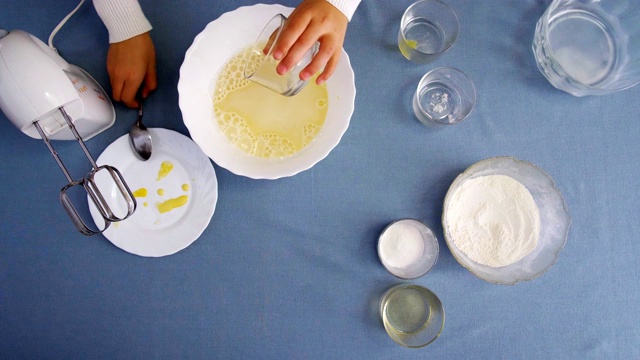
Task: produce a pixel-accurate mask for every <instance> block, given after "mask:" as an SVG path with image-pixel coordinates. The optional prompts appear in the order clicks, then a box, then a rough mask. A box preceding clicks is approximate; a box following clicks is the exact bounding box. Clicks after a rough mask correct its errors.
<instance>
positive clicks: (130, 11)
mask: <svg viewBox="0 0 640 360" xmlns="http://www.w3.org/2000/svg"><path fill="white" fill-rule="evenodd" d="M93 5H94V6H95V8H96V11H97V12H98V15H99V16H100V18H101V19H102V22H104V25H105V26H106V27H107V30H108V31H109V43H116V42H120V41H124V40H127V39H130V38H132V37H134V36H137V35H140V34H143V33H145V32H148V31H150V30H151V29H152V26H151V23H149V20H147V18H146V17H145V16H144V13H143V12H142V8H140V4H139V3H138V1H137V0H93Z"/></svg>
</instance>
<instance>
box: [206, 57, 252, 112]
mask: <svg viewBox="0 0 640 360" xmlns="http://www.w3.org/2000/svg"><path fill="white" fill-rule="evenodd" d="M250 56H251V48H247V49H244V50H242V51H240V52H239V53H238V54H236V55H235V56H233V57H232V58H231V60H229V62H228V63H227V64H226V65H225V66H224V68H223V69H222V71H221V72H220V75H219V76H218V80H217V82H216V89H215V92H214V99H213V100H214V102H219V101H222V99H224V98H225V97H226V96H227V94H229V93H230V92H233V91H236V90H238V89H241V88H243V87H245V86H247V85H249V80H248V79H246V78H245V77H244V67H245V63H246V62H247V60H248V59H249V57H250ZM248 67H249V68H251V67H257V62H255V61H254V62H252V63H250V64H249V65H248Z"/></svg>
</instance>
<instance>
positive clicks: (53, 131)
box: [0, 29, 136, 235]
mask: <svg viewBox="0 0 640 360" xmlns="http://www.w3.org/2000/svg"><path fill="white" fill-rule="evenodd" d="M0 108H1V109H2V111H3V112H4V114H5V115H6V116H7V118H8V119H9V120H10V121H11V122H12V123H13V124H14V125H15V126H16V127H18V129H20V130H21V131H22V132H23V133H25V134H27V135H29V136H30V137H32V138H35V139H39V138H41V139H42V140H44V142H45V144H46V146H47V148H48V149H49V151H50V152H51V154H52V155H53V157H54V159H55V160H56V162H57V163H58V166H59V167H60V169H61V170H62V172H63V173H64V175H65V177H66V178H67V181H68V182H69V183H68V184H67V185H66V186H64V187H63V188H62V190H61V191H60V201H61V202H62V205H63V207H64V209H65V210H66V211H67V213H68V215H69V217H70V218H71V220H72V221H73V223H74V225H75V226H76V228H77V229H78V230H79V231H80V232H81V233H82V234H84V235H94V234H99V233H101V232H103V231H104V230H106V229H107V228H108V227H109V225H110V224H111V223H112V222H117V221H121V220H124V219H126V218H127V217H129V216H130V215H131V214H132V213H133V212H134V211H135V208H136V201H135V198H134V197H133V194H132V193H131V190H130V189H129V187H128V186H127V184H126V182H125V181H124V178H123V177H122V174H121V173H120V172H119V171H118V170H117V169H116V168H114V167H112V166H109V165H102V166H98V165H97V164H96V162H95V161H94V160H93V158H92V157H91V154H90V153H89V151H88V150H87V147H86V146H85V144H84V141H83V138H85V139H89V138H91V137H93V136H95V135H97V134H98V133H100V132H102V131H104V130H105V129H107V128H109V127H110V126H111V125H112V124H113V123H114V121H115V110H114V108H113V105H112V104H111V101H110V100H109V96H108V95H107V94H106V93H105V91H104V89H102V87H101V86H100V84H98V82H96V81H95V80H94V79H93V78H92V77H91V76H90V75H89V74H87V73H86V72H85V71H84V70H82V69H81V68H79V67H77V66H75V65H71V64H69V63H67V62H66V61H65V60H64V59H63V58H62V57H60V56H59V55H58V54H57V53H56V52H55V51H54V50H53V49H52V48H50V47H49V46H47V45H46V44H44V43H43V42H42V41H40V40H39V39H37V38H36V37H34V36H33V35H30V34H28V33H26V32H23V31H20V30H16V31H11V32H7V31H5V30H2V29H0ZM74 139H75V140H77V141H78V143H79V145H80V147H81V148H82V150H83V152H84V154H85V155H86V157H87V158H88V159H89V162H90V163H91V166H92V169H91V171H89V173H87V174H86V175H85V176H84V177H83V178H81V179H73V178H72V177H71V175H70V174H69V171H67V168H66V167H65V166H64V164H63V163H62V160H61V159H60V157H59V156H58V153H57V152H56V151H55V149H54V148H53V145H52V144H51V142H50V140H74ZM99 173H102V174H105V173H106V174H108V175H109V177H110V178H111V179H112V180H113V182H114V183H115V185H116V186H115V188H116V189H117V190H118V192H119V194H117V195H116V196H119V197H121V199H118V204H120V203H122V204H125V205H124V207H125V208H126V214H125V215H124V216H122V215H121V214H120V213H122V212H123V211H122V210H121V211H119V212H118V214H120V215H116V212H114V211H113V209H112V207H113V205H111V206H110V201H107V199H105V197H104V196H103V194H102V193H101V192H100V189H98V186H97V185H96V182H95V181H94V178H95V176H96V175H97V174H99ZM101 176H104V175H101ZM75 186H81V187H83V188H84V190H85V191H86V192H87V194H88V198H89V200H90V201H91V202H92V203H93V205H94V206H95V207H96V209H97V210H98V211H99V212H100V214H101V216H102V218H103V219H104V225H103V226H99V227H102V228H96V227H93V228H92V227H90V226H88V225H87V224H86V223H85V222H84V221H83V219H82V217H81V216H80V214H79V213H78V211H77V210H76V208H75V207H74V206H73V204H72V201H71V199H70V197H69V196H68V194H67V192H68V191H69V189H71V188H73V187H75ZM112 204H113V203H112Z"/></svg>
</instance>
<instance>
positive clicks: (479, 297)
mask: <svg viewBox="0 0 640 360" xmlns="http://www.w3.org/2000/svg"><path fill="white" fill-rule="evenodd" d="M447 2H448V3H449V4H450V5H451V6H452V7H453V8H454V9H455V10H456V11H457V13H458V15H459V18H460V23H461V29H460V36H459V37H458V40H457V42H456V44H455V45H454V46H453V48H452V49H451V50H450V51H449V52H447V53H446V54H445V55H444V56H442V57H440V58H438V59H437V60H436V61H435V62H433V63H431V64H427V65H416V64H413V63H411V62H409V61H408V60H406V59H405V58H404V57H402V55H401V54H400V52H399V51H398V49H397V45H396V37H397V31H398V26H399V19H400V16H401V14H402V12H403V11H404V9H405V8H406V7H407V6H408V5H409V4H410V2H409V1H406V0H405V1H385V0H364V1H363V2H362V3H361V5H360V6H359V8H358V10H357V12H356V13H355V15H354V17H353V20H352V21H351V23H350V25H349V29H348V33H347V37H346V41H345V45H344V47H345V50H346V52H347V53H348V54H349V57H350V59H351V63H352V66H353V69H354V72H355V79H356V88H357V96H356V101H355V112H354V113H353V116H352V118H351V124H350V126H349V129H348V130H347V132H346V134H345V135H344V137H343V138H342V141H341V142H340V144H339V145H338V146H337V147H336V148H335V149H334V150H333V151H332V152H331V153H330V154H329V156H328V157H327V158H325V159H324V160H322V161H321V162H320V163H318V164H317V165H316V166H314V167H313V168H312V169H310V170H308V171H305V172H302V173H300V174H298V175H295V176H293V177H290V178H284V179H280V180H275V181H267V180H252V179H249V178H245V177H241V176H237V175H234V174H232V173H231V172H229V171H227V170H225V169H224V168H221V167H219V166H217V165H215V164H214V165H213V166H214V168H215V171H216V173H217V176H218V181H219V199H218V204H217V208H216V211H215V214H214V215H213V217H212V219H211V223H210V224H209V226H208V227H207V228H206V230H205V231H204V232H203V234H202V235H201V237H200V238H199V239H198V240H197V241H196V242H195V243H193V244H192V245H191V246H190V247H188V248H186V249H185V250H183V251H181V252H178V253H177V254H174V255H172V256H168V257H162V258H143V257H138V256H135V255H131V254H129V253H127V252H124V251H122V250H120V249H119V248H117V247H115V246H114V245H112V244H111V243H110V242H109V241H108V240H106V239H105V238H104V237H102V236H96V237H91V238H88V237H85V236H82V235H80V234H79V233H77V232H76V231H75V229H74V228H73V226H72V225H71V223H70V222H69V220H68V218H67V215H66V214H65V213H64V211H63V210H62V208H61V206H60V203H59V200H58V192H59V190H60V188H61V187H62V186H63V185H64V184H65V183H66V181H65V179H64V177H63V176H62V174H61V173H60V170H59V168H58V167H57V165H56V163H55V162H54V161H53V159H52V158H51V154H49V152H48V151H47V149H46V147H45V146H44V144H43V143H42V141H40V140H34V139H31V138H28V137H27V136H26V135H24V134H22V133H21V132H20V131H19V130H17V129H16V128H14V127H13V125H12V124H11V123H10V122H9V121H7V119H6V117H5V116H4V115H0V156H1V159H2V162H1V164H2V169H1V171H0V202H1V204H2V205H1V206H0V220H1V221H0V358H2V359H14V358H15V359H18V358H19V359H42V358H52V359H65V358H84V359H145V358H157V359H214V358H220V359H416V358H433V359H496V358H498V359H564V358H567V359H576V358H578V359H615V358H617V359H622V358H625V359H630V358H640V345H639V344H640V326H639V325H638V324H640V310H639V308H638V305H637V304H638V303H639V302H640V272H639V271H638V269H637V264H638V261H637V259H638V254H640V241H638V234H639V233H640V222H639V221H638V220H639V216H638V214H640V195H639V194H640V192H639V191H638V185H639V184H640V182H639V181H638V177H640V170H639V168H638V164H639V161H640V160H639V159H640V141H639V140H640V126H639V125H638V116H639V115H638V113H639V111H638V110H639V109H640V106H639V105H638V101H639V100H640V87H635V88H632V89H629V90H626V91H623V92H620V93H617V94H613V95H608V96H602V97H585V98H576V97H572V96H570V95H568V94H566V93H563V92H561V91H559V90H556V89H555V88H553V87H552V86H551V85H550V84H549V83H548V82H547V81H546V79H545V78H544V77H543V76H542V75H541V74H540V73H539V72H538V70H537V68H536V65H535V62H534V58H533V54H532V51H531V41H532V38H533V32H534V28H535V23H536V21H537V19H538V18H539V17H540V15H541V14H542V13H543V11H544V9H545V7H546V5H547V3H548V2H547V1H541V0H505V1H480V0H475V1H464V0H447ZM281 3H283V4H284V5H287V6H295V5H296V4H297V2H296V1H282V2H281ZM76 4H77V1H74V0H65V1H55V2H54V1H36V0H23V1H20V2H11V3H10V4H9V2H5V3H3V5H2V6H1V8H2V11H0V27H2V28H6V29H8V30H12V29H21V30H25V31H28V32H30V33H32V34H34V35H35V36H37V37H38V38H40V39H42V40H45V41H46V39H47V38H48V36H49V34H50V33H51V31H52V30H53V28H54V27H55V25H57V24H58V22H59V21H60V20H61V19H62V18H63V17H64V16H65V15H66V14H67V13H68V12H70V11H71V10H72V9H73V8H74V7H75V5H76ZM141 4H142V7H143V9H144V11H145V13H146V15H147V16H148V18H149V20H150V21H151V22H152V24H153V25H154V30H153V32H152V35H153V39H154V41H155V44H156V49H157V53H158V76H159V88H158V90H157V91H156V92H155V93H153V94H152V95H151V96H150V98H149V100H148V101H147V105H146V113H145V119H146V120H147V121H146V122H147V124H148V126H150V127H163V128H168V129H172V130H176V131H178V132H180V133H182V134H185V135H188V131H187V129H186V127H185V126H184V124H183V122H182V118H181V113H180V110H179V108H178V92H177V90H176V85H177V83H178V78H179V67H180V65H181V64H182V61H183V59H184V54H185V51H186V50H187V49H188V47H189V46H190V45H191V43H192V41H193V39H194V37H195V36H196V35H197V34H198V33H199V32H200V31H202V29H203V28H204V27H205V26H206V25H207V23H209V22H210V21H212V20H214V19H216V18H217V17H219V16H220V15H221V14H223V13H224V12H227V11H231V10H234V9H236V8H237V7H239V6H242V5H249V4H252V2H250V1H202V0H190V1H152V0H141ZM55 45H56V46H57V47H58V49H59V51H60V53H61V54H62V55H63V56H64V57H65V59H66V60H68V61H69V62H70V63H73V64H76V65H78V66H80V67H82V68H83V69H85V70H86V71H88V72H89V73H90V74H92V75H93V76H94V77H95V78H96V79H97V80H98V81H99V82H100V83H101V84H103V85H104V86H105V87H106V88H107V89H109V87H108V84H109V79H108V75H107V72H106V68H105V59H106V52H107V32H106V29H105V28H104V26H103V25H102V23H101V21H100V19H99V18H98V16H97V14H96V12H95V10H94V8H93V7H92V6H91V4H90V3H88V4H85V6H83V7H82V9H81V10H80V11H79V12H78V13H77V14H76V15H75V16H74V17H73V18H71V20H70V21H69V22H68V23H67V25H66V26H65V27H64V28H63V29H62V30H61V31H60V32H59V33H58V35H57V36H56V39H55ZM443 65H448V66H454V67H457V68H459V69H461V70H463V71H464V72H466V73H467V74H468V75H469V76H470V77H471V78H472V79H473V81H474V82H475V85H476V88H477V92H478V101H477V105H476V107H475V110H474V111H473V113H472V115H471V117H470V118H469V119H467V121H465V122H464V123H463V124H461V125H458V126H455V127H452V128H447V129H442V130H438V131H434V130H431V129H428V128H426V127H424V126H423V125H422V124H420V123H419V122H418V121H417V120H416V119H415V118H414V116H413V114H412V112H411V107H410V100H411V96H412V93H413V91H414V88H415V86H416V84H417V82H418V80H419V79H420V77H421V76H422V75H423V74H424V73H425V72H426V71H428V70H430V69H432V68H434V67H437V66H443ZM115 106H116V111H117V121H116V123H115V125H113V126H112V127H111V128H110V129H108V130H106V131H105V132H103V133H101V134H100V135H98V136H97V137H95V138H93V139H91V140H89V141H88V142H87V146H88V147H89V149H90V151H91V152H92V153H93V154H94V155H95V156H96V157H97V156H98V155H99V154H100V153H101V152H102V151H103V150H104V149H105V148H106V146H107V145H108V144H110V143H111V142H113V141H114V140H115V139H116V138H118V137H120V136H121V135H123V134H125V133H126V132H127V131H128V128H129V127H130V126H131V124H132V123H133V121H134V119H135V111H134V110H130V109H128V108H126V107H124V106H123V105H122V104H119V103H118V104H116V105H115ZM55 146H56V147H57V149H58V151H59V152H60V154H61V156H62V157H63V159H65V161H66V163H67V165H68V166H69V167H70V169H71V171H72V172H74V174H76V175H77V174H83V173H84V172H86V171H87V167H88V166H89V165H88V163H87V162H86V159H85V158H84V155H83V154H82V153H81V151H80V150H79V148H78V146H77V144H76V143H74V142H56V143H55ZM500 155H507V156H515V157H517V158H519V159H522V160H526V161H530V162H532V163H534V164H536V165H537V166H539V167H540V168H542V169H543V170H545V171H546V172H547V173H548V174H549V175H550V176H552V177H553V178H554V180H555V182H556V184H557V186H558V188H559V189H560V191H561V192H562V193H563V195H564V197H565V200H566V202H567V206H568V208H569V211H570V213H571V215H572V218H573V223H572V227H571V230H570V232H569V239H568V242H567V244H566V246H565V248H564V249H563V251H562V252H561V254H560V258H559V260H558V262H557V263H556V264H555V265H554V266H553V267H552V268H551V269H550V270H549V271H548V272H547V273H545V274H544V275H542V276H541V277H539V278H537V279H534V280H533V281H529V282H524V283H519V284H517V285H515V286H502V285H494V284H490V283H488V282H485V281H483V280H480V279H478V278H476V277H475V276H473V275H472V274H471V273H470V272H468V271H467V270H465V269H464V268H463V267H462V266H461V265H459V264H458V263H457V262H456V260H455V259H454V258H453V257H452V255H451V253H450V252H449V250H448V249H447V247H446V244H445V242H444V239H443V233H442V225H441V222H440V217H441V213H442V203H443V200H444V196H445V194H446V191H447V189H448V186H449V185H450V184H451V182H452V181H453V179H454V178H455V177H456V175H457V174H459V173H460V172H461V171H463V170H464V169H465V168H467V167H468V166H470V165H471V164H473V163H475V162H477V161H479V160H482V159H485V158H488V157H492V156H500ZM400 218H415V219H419V220H421V221H423V222H425V223H426V224H427V225H428V226H430V227H431V228H432V229H433V230H434V231H435V233H436V235H437V236H438V239H439V243H440V248H441V252H440V258H439V260H438V263H437V265H436V267H435V268H434V269H433V270H432V271H431V272H430V273H428V274H427V275H426V276H424V277H421V278H419V279H416V280H414V281H410V282H411V283H416V284H419V285H423V286H426V287H428V288H430V289H432V290H433V291H434V292H435V293H436V294H437V295H438V296H439V297H440V299H441V300H442V302H443V303H444V306H445V310H446V323H445V327H444V331H443V333H442V335H441V336H440V338H438V339H437V340H436V341H435V342H434V343H433V344H431V345H429V346H428V347H426V348H422V349H406V348H403V347H400V346H399V345H397V344H395V343H394V342H393V341H392V340H391V339H390V338H389V337H388V336H387V335H386V333H385V331H384V328H383V326H382V323H381V320H380V317H379V314H378V300H379V298H380V295H381V294H382V293H383V292H384V290H386V289H387V288H388V287H390V286H392V285H394V284H397V283H400V282H403V281H401V280H398V279H396V278H394V277H393V276H391V275H390V274H389V273H388V272H386V270H385V269H384V268H383V267H382V265H381V264H380V262H379V260H378V258H377V253H376V241H377V236H378V235H379V233H380V231H381V230H382V229H383V228H384V226H386V225H387V224H388V223H390V222H391V221H394V220H396V219H400Z"/></svg>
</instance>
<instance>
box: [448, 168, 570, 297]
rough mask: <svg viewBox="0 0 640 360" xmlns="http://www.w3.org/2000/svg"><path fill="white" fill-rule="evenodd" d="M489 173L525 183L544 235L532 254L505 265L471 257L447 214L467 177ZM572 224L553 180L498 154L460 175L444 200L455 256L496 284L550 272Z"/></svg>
mask: <svg viewBox="0 0 640 360" xmlns="http://www.w3.org/2000/svg"><path fill="white" fill-rule="evenodd" d="M487 175H507V176H510V177H511V178H513V179H515V180H517V181H518V182H520V183H521V184H522V185H524V186H525V187H526V188H527V190H529V192H530V193H531V196H532V197H533V199H534V200H535V202H536V205H537V206H538V210H539V213H540V238H539V240H538V245H537V247H536V248H535V249H533V251H531V253H529V254H528V255H527V256H525V257H524V258H522V259H520V260H519V261H517V262H515V263H513V264H511V265H507V266H502V267H490V266H486V265H481V264H478V263H476V262H474V261H473V260H471V259H469V257H467V256H466V255H465V254H464V253H463V252H462V251H460V249H458V248H457V247H456V246H455V243H454V241H453V240H452V239H451V233H450V230H449V224H448V223H447V213H448V209H449V205H450V202H451V198H452V197H453V194H454V193H455V192H456V190H457V189H458V188H459V187H460V186H461V185H462V184H463V183H464V182H465V181H467V180H469V179H473V178H476V177H480V176H487ZM570 225H571V217H570V215H569V212H568V210H567V206H566V205H565V202H564V199H563V197H562V195H561V194H560V191H559V190H558V189H557V188H556V186H555V184H554V182H553V179H551V177H550V176H549V175H547V174H546V173H545V172H544V171H542V170H540V169H539V168H538V167H536V166H535V165H533V164H531V163H528V162H525V161H522V160H518V159H515V158H512V157H494V158H489V159H485V160H482V161H479V162H477V163H475V164H473V165H472V166H470V167H469V168H468V169H467V170H465V171H464V172H463V173H462V174H460V175H458V177H456V179H455V180H454V181H453V183H452V184H451V186H450V187H449V191H448V192H447V195H446V197H445V199H444V208H443V213H442V227H443V230H444V238H445V241H446V243H447V246H448V247H449V250H450V251H451V253H452V254H453V257H454V258H455V259H456V260H457V261H458V262H459V263H460V264H461V265H462V266H464V267H465V268H466V269H467V270H469V271H470V272H471V273H473V274H474V275H475V276H477V277H479V278H481V279H483V280H486V281H489V282H491V283H495V284H505V285H513V284H516V283H518V282H520V281H526V280H531V279H534V278H536V277H538V276H540V275H541V274H543V273H544V272H545V271H547V270H548V269H549V268H550V267H551V266H552V265H553V264H555V262H556V260H557V259H558V255H559V253H560V250H562V248H563V247H564V245H565V243H566V241H567V235H568V233H569V227H570Z"/></svg>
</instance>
